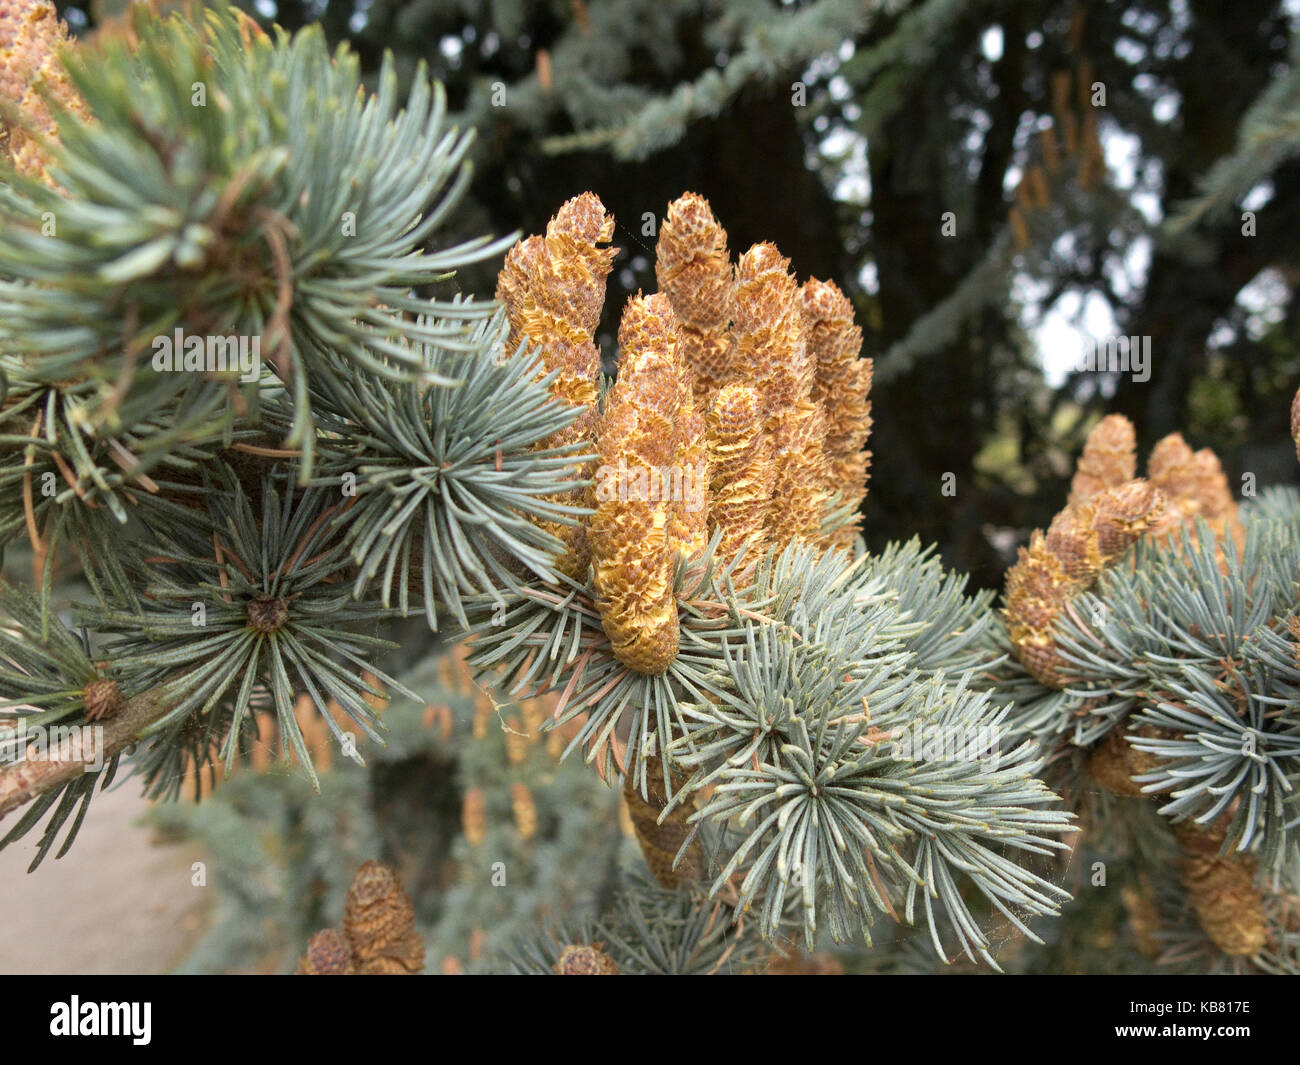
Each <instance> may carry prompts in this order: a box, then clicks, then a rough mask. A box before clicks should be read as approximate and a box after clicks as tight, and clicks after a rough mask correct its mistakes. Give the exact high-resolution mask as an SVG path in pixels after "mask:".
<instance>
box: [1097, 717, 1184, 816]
mask: <svg viewBox="0 0 1300 1065" xmlns="http://www.w3.org/2000/svg"><path fill="white" fill-rule="evenodd" d="M1131 734H1132V735H1135V736H1142V737H1144V738H1146V739H1154V738H1155V737H1157V736H1160V735H1161V731H1160V730H1159V729H1155V728H1152V727H1151V726H1150V725H1143V726H1141V727H1140V728H1137V729H1135V730H1133V732H1132V733H1131ZM1128 735H1130V733H1129V732H1127V731H1126V730H1124V729H1118V728H1117V729H1112V730H1111V731H1110V732H1108V733H1106V736H1105V738H1104V739H1103V740H1102V741H1101V742H1100V743H1099V744H1097V746H1096V748H1095V749H1094V750H1093V752H1092V753H1091V754H1090V755H1089V756H1088V775H1089V776H1090V777H1092V779H1093V780H1095V781H1096V782H1097V783H1098V784H1100V785H1101V786H1102V787H1103V788H1105V789H1106V790H1107V791H1109V792H1111V793H1112V794H1115V795H1126V796H1129V797H1130V798H1135V799H1143V798H1147V795H1146V793H1145V792H1143V791H1142V785H1141V784H1139V783H1137V782H1136V781H1135V780H1134V779H1133V778H1134V777H1136V776H1141V775H1143V774H1144V773H1150V772H1151V771H1152V770H1153V769H1155V767H1156V766H1158V765H1159V764H1160V759H1159V758H1158V757H1157V756H1156V755H1154V754H1149V753H1148V752H1146V751H1139V750H1138V749H1137V748H1136V747H1134V746H1133V745H1132V744H1131V743H1129V742H1128V740H1127V739H1126V738H1125V737H1126V736H1128ZM1166 735H1168V734H1167V733H1166Z"/></svg>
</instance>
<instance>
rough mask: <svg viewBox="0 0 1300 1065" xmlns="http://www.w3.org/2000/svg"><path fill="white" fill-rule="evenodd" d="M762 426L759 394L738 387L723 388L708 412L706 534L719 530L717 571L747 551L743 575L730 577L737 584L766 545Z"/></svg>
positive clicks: (767, 495) (767, 493)
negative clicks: (707, 526) (720, 530)
mask: <svg viewBox="0 0 1300 1065" xmlns="http://www.w3.org/2000/svg"><path fill="white" fill-rule="evenodd" d="M763 421H764V419H763V413H762V405H761V401H760V399H759V395H758V392H757V390H756V389H754V388H753V387H752V386H751V385H746V384H741V383H739V382H736V383H732V384H729V385H725V386H723V388H722V389H721V390H720V391H719V392H718V394H717V396H716V397H715V399H714V401H713V406H712V407H710V408H709V428H708V436H707V447H708V453H709V474H710V483H709V496H710V501H709V535H710V536H712V535H713V534H714V532H716V530H717V529H718V528H721V529H722V536H721V538H720V539H719V541H718V547H717V552H716V555H715V557H716V559H717V561H718V564H719V565H720V566H727V565H730V564H731V562H732V561H733V560H734V559H735V558H736V556H737V555H738V554H740V551H741V549H742V548H745V562H744V564H743V567H742V570H743V573H736V574H733V580H736V581H738V582H741V583H743V581H744V579H745V575H748V574H751V573H752V571H753V563H754V561H755V560H756V559H757V558H758V556H759V555H760V554H761V552H762V550H763V548H764V546H765V544H766V540H767V533H766V528H767V513H768V509H769V508H770V507H771V504H772V443H771V440H770V439H769V437H768V435H767V433H766V431H765V430H764V428H763ZM746 545H748V546H746Z"/></svg>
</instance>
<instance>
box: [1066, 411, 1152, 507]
mask: <svg viewBox="0 0 1300 1065" xmlns="http://www.w3.org/2000/svg"><path fill="white" fill-rule="evenodd" d="M1136 474H1137V433H1136V432H1135V431H1134V429H1133V423H1132V422H1131V421H1129V420H1128V419H1127V418H1125V417H1124V415H1122V414H1108V415H1106V417H1104V418H1102V420H1101V421H1100V422H1098V423H1097V425H1096V426H1095V427H1094V428H1093V430H1092V432H1090V433H1089V434H1088V440H1087V442H1086V443H1085V444H1084V445H1083V454H1082V455H1080V456H1079V462H1078V464H1077V465H1076V466H1075V470H1074V480H1073V481H1072V482H1071V483H1070V500H1069V501H1070V502H1071V503H1086V502H1087V501H1088V500H1090V499H1094V498H1095V497H1097V496H1099V495H1101V493H1102V492H1104V491H1106V489H1108V488H1118V487H1119V486H1120V485H1122V484H1123V483H1124V482H1125V481H1131V480H1132V479H1133V478H1134V476H1136Z"/></svg>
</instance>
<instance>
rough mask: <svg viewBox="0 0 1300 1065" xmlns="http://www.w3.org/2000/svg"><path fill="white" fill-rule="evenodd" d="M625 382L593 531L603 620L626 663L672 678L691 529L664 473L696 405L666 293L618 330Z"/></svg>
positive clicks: (609, 409) (601, 433) (644, 301)
mask: <svg viewBox="0 0 1300 1065" xmlns="http://www.w3.org/2000/svg"><path fill="white" fill-rule="evenodd" d="M618 339H619V372H618V380H617V382H616V383H615V384H614V386H613V388H611V389H610V391H609V393H608V395H607V396H606V398H605V411H604V413H603V415H602V417H601V420H600V426H599V430H598V433H597V450H598V453H599V455H600V464H601V468H600V472H599V476H598V481H599V485H598V488H597V491H596V493H595V495H596V513H595V514H594V515H593V517H592V519H591V524H590V526H589V527H588V531H587V538H588V543H589V544H590V548H591V559H592V564H593V582H594V585H595V590H596V604H597V609H598V610H599V611H600V618H601V624H602V626H603V627H604V629H605V634H606V635H607V636H608V637H609V641H610V645H611V648H612V649H613V652H614V654H615V655H616V656H617V658H618V659H619V661H620V662H622V663H623V664H624V665H626V666H627V667H628V668H629V669H634V670H636V671H637V672H638V673H647V674H660V673H663V672H664V671H665V670H666V669H667V668H668V666H669V664H671V662H672V660H673V659H674V658H676V657H677V650H678V646H679V640H680V631H679V626H678V620H677V600H676V597H675V596H674V594H673V573H674V570H675V567H676V564H677V556H678V553H679V551H681V550H683V549H685V548H686V547H687V546H688V545H687V544H686V543H684V542H683V540H682V539H681V538H680V537H681V536H682V535H683V526H682V522H681V520H680V514H681V510H680V507H679V503H678V502H675V501H674V500H671V499H665V498H663V497H664V495H666V494H671V493H668V492H665V491H664V480H663V479H664V477H665V475H671V473H672V472H673V471H674V469H680V466H678V465H677V464H678V463H680V462H683V461H684V460H685V457H686V455H687V453H688V451H690V450H691V448H692V445H693V444H695V443H696V442H695V441H690V440H688V439H686V433H687V432H688V422H687V420H686V419H684V418H683V417H682V416H681V414H680V413H679V411H680V408H681V405H682V403H683V402H686V403H689V402H690V399H689V393H688V391H687V387H686V383H685V382H686V377H685V367H684V366H683V364H682V362H681V358H680V355H679V352H678V349H677V324H676V321H675V319H674V317H673V310H672V306H671V304H669V302H668V299H667V297H666V296H663V295H654V296H648V297H645V296H641V295H637V296H635V297H633V298H632V299H630V300H629V301H628V305H627V308H626V309H625V310H624V312H623V322H622V325H621V326H620V328H619V335H618Z"/></svg>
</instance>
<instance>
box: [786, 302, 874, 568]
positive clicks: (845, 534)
mask: <svg viewBox="0 0 1300 1065" xmlns="http://www.w3.org/2000/svg"><path fill="white" fill-rule="evenodd" d="M799 296H800V302H801V308H802V312H803V319H804V324H805V326H806V330H807V344H808V354H809V357H810V358H811V359H812V362H813V365H814V368H815V374H814V377H813V382H812V390H811V398H812V401H813V402H814V403H816V404H818V405H819V406H820V407H821V409H822V411H823V412H824V415H825V441H824V444H823V452H824V454H825V461H826V466H825V476H826V481H825V486H826V493H827V495H828V496H829V497H831V498H834V496H835V495H836V494H837V493H838V496H839V506H841V507H842V506H844V505H846V504H848V505H851V507H852V511H853V518H852V520H851V521H850V522H849V523H848V524H847V525H845V526H843V527H842V528H839V529H837V530H835V531H834V532H833V533H831V534H830V536H829V537H828V546H835V547H850V546H852V544H853V539H854V537H855V536H856V535H857V530H858V527H859V526H860V524H861V522H862V516H861V514H859V513H858V509H859V508H860V507H861V505H862V501H863V500H864V499H865V498H866V496H867V479H868V476H869V471H870V467H871V452H870V451H864V450H863V448H864V447H865V446H866V443H867V437H868V436H869V435H870V434H871V400H870V399H869V398H868V397H869V395H870V393H871V375H872V368H873V363H872V360H871V359H861V358H859V357H858V356H859V354H860V353H861V351H862V329H861V328H860V327H859V326H857V325H856V324H854V321H853V304H852V303H850V302H849V299H848V297H847V296H845V295H844V293H843V292H842V291H840V288H839V286H838V285H836V284H835V282H833V281H818V280H817V279H816V278H811V279H809V280H808V281H806V282H804V285H803V287H802V288H801V289H800V290H799Z"/></svg>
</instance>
